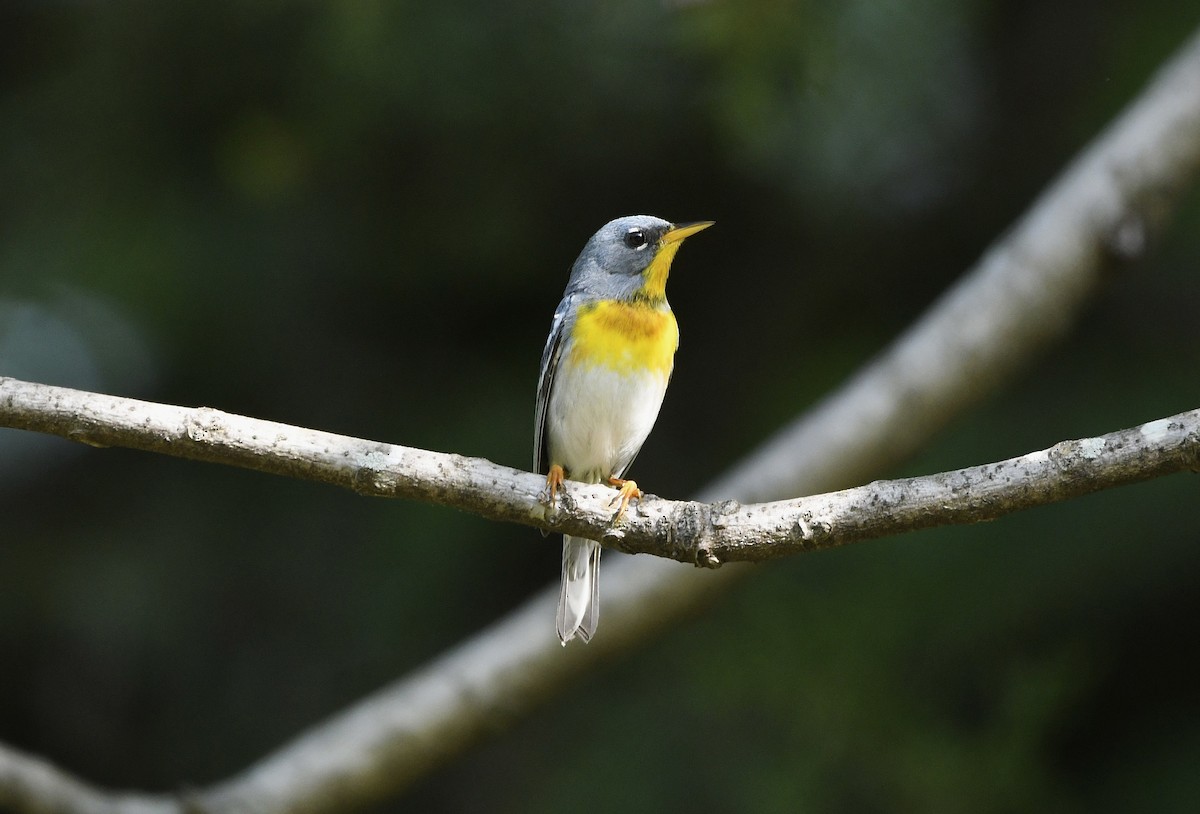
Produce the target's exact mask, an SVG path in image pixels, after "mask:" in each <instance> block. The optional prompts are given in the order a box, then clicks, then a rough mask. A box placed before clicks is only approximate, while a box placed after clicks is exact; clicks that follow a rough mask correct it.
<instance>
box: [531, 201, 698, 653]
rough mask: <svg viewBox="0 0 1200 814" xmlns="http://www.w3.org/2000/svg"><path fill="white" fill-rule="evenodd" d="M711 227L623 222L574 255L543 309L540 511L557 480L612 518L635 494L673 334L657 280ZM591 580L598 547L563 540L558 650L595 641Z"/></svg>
mask: <svg viewBox="0 0 1200 814" xmlns="http://www.w3.org/2000/svg"><path fill="white" fill-rule="evenodd" d="M712 224H713V221H698V222H696V223H684V224H679V225H675V224H671V223H668V222H667V221H665V220H661V219H660V218H655V217H651V216H649V215H633V216H630V217H625V218H618V219H616V220H614V221H611V222H609V223H607V224H605V225H604V226H603V227H602V228H601V229H600V231H598V232H596V234H594V235H593V236H592V239H591V240H589V241H588V242H587V245H586V246H584V247H583V252H582V253H581V254H580V255H579V259H578V260H576V261H575V265H574V266H573V267H572V268H571V277H570V279H569V280H568V281H567V290H566V291H565V292H563V298H562V302H560V303H559V304H558V308H556V309H555V311H554V321H553V323H552V324H551V326H550V336H549V338H548V339H547V340H546V349H545V350H544V351H543V352H542V370H541V379H540V381H539V382H538V391H537V416H536V425H535V429H534V464H535V466H536V467H537V471H538V472H539V473H545V475H546V486H547V492H548V496H549V500H550V503H551V505H553V503H554V500H555V497H556V496H557V494H558V492H559V490H561V489H562V488H563V480H564V479H565V478H570V479H571V480H576V481H583V482H584V483H607V484H610V485H612V486H616V487H617V488H618V489H619V491H618V493H617V496H616V499H615V500H614V505H616V506H617V512H616V516H615V517H616V519H619V518H620V517H621V515H622V514H623V513H624V511H625V507H626V505H627V504H628V503H629V501H630V499H632V498H634V497H641V494H642V493H641V492H640V491H638V487H637V484H636V483H634V482H633V481H632V480H624V479H623V477H624V475H625V472H626V470H628V469H629V465H630V464H631V463H633V459H634V456H636V455H637V454H638V450H640V449H641V448H642V444H643V443H644V442H645V440H646V436H647V435H649V434H650V428H651V427H653V426H654V421H655V419H656V418H658V408H659V407H660V406H662V400H663V395H664V394H665V393H666V392H667V382H668V381H669V380H670V378H671V370H672V368H673V367H674V364H675V349H676V347H677V346H678V345H679V328H678V326H677V325H676V323H675V315H674V314H672V313H671V306H670V305H668V304H667V294H666V286H667V274H668V273H669V272H670V270H671V261H672V260H673V259H674V258H675V253H676V252H677V251H679V246H680V244H681V243H682V241H683V239H684V238H686V237H688V236H689V235H694V234H695V233H696V232H699V231H700V230H701V229H706V228H708V227H709V226H712ZM599 574H600V544H599V543H597V542H594V541H592V540H586V539H583V538H580V537H564V538H563V554H562V591H561V593H560V595H559V600H558V617H557V627H558V638H559V639H560V640H561V641H562V643H563V644H564V645H565V644H566V643H567V642H569V641H571V639H573V638H575V637H576V636H578V637H579V638H580V639H582V640H583V641H585V642H586V641H588V640H590V639H591V638H592V635H593V634H594V633H595V632H596V619H597V616H598V615H599V599H598V584H599Z"/></svg>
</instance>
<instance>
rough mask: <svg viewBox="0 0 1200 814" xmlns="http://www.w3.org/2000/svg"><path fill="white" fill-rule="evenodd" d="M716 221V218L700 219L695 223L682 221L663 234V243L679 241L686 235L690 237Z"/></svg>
mask: <svg viewBox="0 0 1200 814" xmlns="http://www.w3.org/2000/svg"><path fill="white" fill-rule="evenodd" d="M714 223H716V221H715V220H698V221H695V222H693V223H680V224H676V225H674V226H672V227H671V230H670V231H669V232H667V233H666V234H665V235H663V236H662V242H663V243H678V242H679V241H681V240H683V239H684V238H685V237H690V236H692V235H694V234H696V232H699V231H700V230H701V229H707V228H708V227H710V226H712V225H713V224H714Z"/></svg>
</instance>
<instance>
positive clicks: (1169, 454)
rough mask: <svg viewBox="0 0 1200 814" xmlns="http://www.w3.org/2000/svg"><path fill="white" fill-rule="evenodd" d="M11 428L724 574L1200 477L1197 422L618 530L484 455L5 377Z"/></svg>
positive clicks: (1, 408) (600, 494)
mask: <svg viewBox="0 0 1200 814" xmlns="http://www.w3.org/2000/svg"><path fill="white" fill-rule="evenodd" d="M0 426H8V427H15V428H18V429H26V430H37V431H40V432H46V433H51V434H54V435H59V436H62V437H63V438H69V439H72V440H75V441H81V442H83V443H86V444H91V445H93V446H124V447H131V448H133V449H141V450H146V451H151V452H161V453H164V454H167V455H173V456H176V457H180V458H191V459H195V460H202V461H210V462H213V463H222V464H228V465H231V466H242V467H246V468H249V469H255V470H258V471H260V472H269V473H272V474H277V475H284V476H287V477H294V478H300V479H304V480H315V481H321V482H324V483H331V484H335V485H338V486H344V487H347V488H350V489H354V490H355V491H357V492H359V493H361V494H365V495H374V496H379V497H405V498H412V499H416V500H423V501H428V502H431V503H437V504H440V505H443V506H450V507H453V508H457V509H462V510H464V511H468V512H472V513H474V514H478V515H480V516H482V517H485V518H488V519H491V520H501V521H507V522H514V523H525V524H528V525H536V526H538V527H540V528H543V529H546V530H547V531H554V532H560V533H566V534H573V535H576V536H581V537H589V538H591V539H594V540H600V541H601V542H603V543H604V544H605V545H607V546H608V547H610V548H615V549H617V550H620V551H624V552H626V553H628V554H656V555H658V556H660V557H666V558H669V559H673V560H678V561H679V562H685V563H694V564H696V565H702V566H707V567H710V568H715V567H717V566H719V565H721V564H723V563H726V562H741V561H760V560H767V559H774V558H776V557H782V556H786V555H789V554H797V553H800V552H803V551H811V550H815V549H820V548H832V547H834V546H839V545H844V544H846V543H850V542H857V541H861V540H868V539H873V538H877V537H884V536H889V535H893V534H900V533H903V532H906V531H915V530H917V529H922V528H930V527H933V526H939V525H950V524H963V523H977V522H979V521H981V520H991V519H994V518H996V517H1000V516H1001V515H1004V514H1008V513H1010V512H1014V511H1018V510H1021V509H1027V508H1031V507H1033V506H1040V505H1044V504H1047V503H1053V502H1058V501H1061V500H1066V499H1067V498H1071V497H1076V496H1078V495H1082V494H1086V493H1088V492H1095V491H1099V490H1101V489H1107V488H1110V487H1113V486H1120V485H1123V484H1127V483H1132V482H1134V481H1139V480H1145V479H1147V478H1152V477H1157V476H1160V475H1164V474H1169V473H1172V472H1179V471H1184V470H1194V469H1196V468H1197V466H1198V462H1200V411H1197V410H1193V411H1191V412H1187V413H1180V414H1179V415H1176V416H1172V417H1171V418H1166V419H1161V420H1158V421H1152V422H1150V423H1149V424H1145V425H1143V426H1141V427H1135V428H1133V429H1129V430H1122V431H1120V432H1114V433H1111V434H1109V435H1104V436H1100V437H1098V438H1087V439H1083V440H1080V441H1064V442H1062V443H1061V444H1058V445H1056V446H1054V447H1052V448H1050V449H1047V450H1041V451H1039V452H1033V453H1030V454H1028V455H1024V456H1021V457H1019V458H1010V459H1009V460H1007V461H1001V462H999V463H993V464H986V465H984V466H973V467H970V468H967V469H959V470H957V471H954V472H943V473H940V474H937V475H929V476H926V477H920V478H905V479H902V480H894V481H876V482H875V483H871V484H868V485H866V486H858V487H855V488H853V489H845V490H842V491H840V492H832V493H829V494H823V495H814V496H810V497H803V498H798V499H792V500H780V501H775V502H771V503H757V504H750V505H742V504H739V503H738V502H737V501H735V500H727V501H723V502H720V503H701V502H699V501H682V500H664V499H662V498H658V497H655V496H653V495H647V496H646V497H644V498H643V499H641V500H640V501H636V502H635V503H634V504H633V505H631V506H630V508H629V510H628V511H627V512H626V513H625V516H624V517H623V518H621V520H620V521H619V522H617V523H615V524H614V523H613V511H612V499H613V492H612V490H611V489H608V488H606V487H604V486H599V485H589V484H583V483H579V482H576V481H572V482H569V485H568V487H567V489H566V490H565V491H564V493H562V494H561V495H560V497H559V501H558V505H557V506H556V507H554V508H550V507H549V506H548V505H547V503H546V502H545V500H546V496H545V494H544V488H543V487H544V485H545V478H544V477H543V476H541V475H535V474H533V473H530V472H523V471H521V470H519V469H512V468H510V467H507V466H500V465H499V464H494V463H492V462H491V461H487V460H484V459H482V458H467V457H464V456H461V455H452V454H447V453H441V452H430V451H427V450H421V449H414V448H411V447H401V446H394V445H392V444H384V443H379V442H375V441H365V440H362V439H359V438H351V437H349V436H345V435H336V434H334V433H328V432H321V431H319V430H309V429H305V428H302V427H293V426H290V425H287V424H279V423H276V422H273V421H263V420H260V419H255V418H247V417H245V416H238V415H232V414H229V413H222V412H219V411H217V410H212V409H209V408H207V407H199V408H187V407H176V406H173V405H167V404H154V403H151V402H146V401H138V400H136V399H128V398H120V397H118V396H105V395H100V394H98V393H86V392H83V391H80V390H70V389H68V388H65V387H52V386H50V385H44V384H33V383H30V382H22V381H18V380H16V379H9V378H0Z"/></svg>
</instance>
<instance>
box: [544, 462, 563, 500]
mask: <svg viewBox="0 0 1200 814" xmlns="http://www.w3.org/2000/svg"><path fill="white" fill-rule="evenodd" d="M566 477H567V473H566V472H564V471H563V468H562V467H561V466H559V465H558V464H553V465H552V466H551V467H550V471H548V472H547V473H546V492H545V494H546V499H547V500H546V502H547V503H549V504H550V505H551V506H553V505H554V501H555V500H556V499H557V498H558V490H559V489H561V488H562V485H563V481H564V480H565V479H566Z"/></svg>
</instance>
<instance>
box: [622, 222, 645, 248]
mask: <svg viewBox="0 0 1200 814" xmlns="http://www.w3.org/2000/svg"><path fill="white" fill-rule="evenodd" d="M625 245H626V246H628V247H629V248H631V249H640V248H642V247H643V246H645V245H646V233H645V232H643V231H642V230H641V229H638V228H636V227H635V228H633V229H630V230H629V231H628V232H626V233H625Z"/></svg>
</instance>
